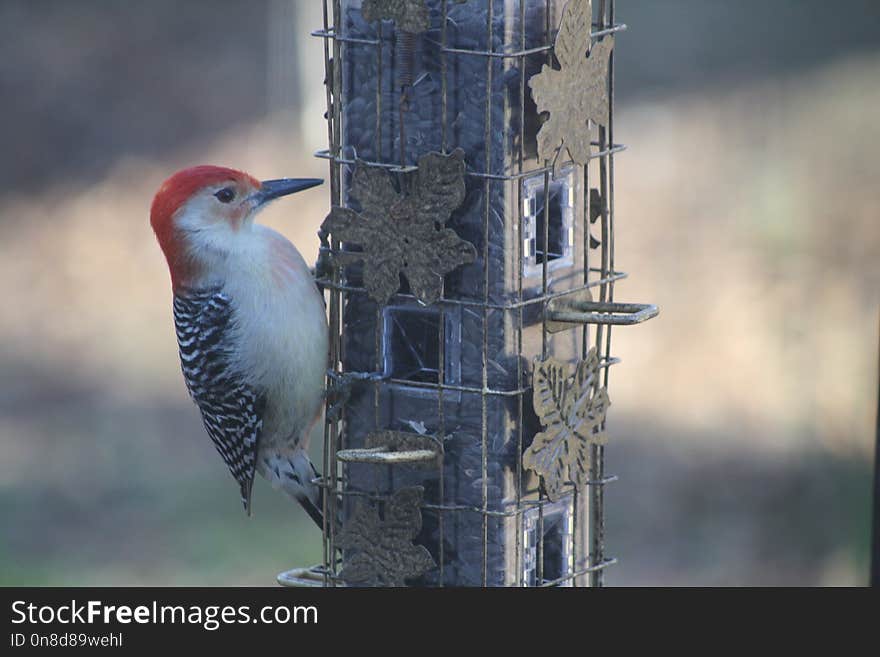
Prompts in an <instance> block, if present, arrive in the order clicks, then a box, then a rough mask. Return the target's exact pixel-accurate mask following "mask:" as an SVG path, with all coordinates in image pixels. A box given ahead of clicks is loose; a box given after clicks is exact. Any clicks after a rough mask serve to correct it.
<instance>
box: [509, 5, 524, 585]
mask: <svg viewBox="0 0 880 657" xmlns="http://www.w3.org/2000/svg"><path fill="white" fill-rule="evenodd" d="M519 49H520V50H521V51H522V50H525V49H526V0H519ZM518 63H519V144H518V148H517V153H516V172H517V173H519V174H521V173H522V172H523V142H524V141H525V138H526V57H525V55H521V56H520V57H519V60H518ZM511 184H513V185H516V192H515V193H514V194H513V198H514V199H515V202H516V211H515V212H514V215H513V218H512V220H513V221H514V224H513V231H514V240H513V241H514V242H515V243H516V250H515V253H516V260H514V266H515V267H516V299H517V302H519V303H520V304H522V300H523V265H524V262H523V231H522V226H523V218H524V213H523V196H522V180H516V181H515V182H513V183H511ZM522 334H523V311H522V305H520V307H519V308H518V309H517V320H516V343H515V344H516V353H517V355H518V356H519V357H518V358H517V359H516V386H517V388H522V385H523V366H522V360H523V359H522V353H523V339H522ZM516 413H517V421H516V453H517V455H518V457H517V459H516V484H515V485H516V510H517V514H516V519H515V523H514V530H515V531H516V546H515V553H514V555H515V556H514V563H515V564H516V569H517V577H518V579H517V582H518V584H519V586H525V584H526V582H525V572H524V571H525V567H524V563H523V562H524V556H523V549H524V547H523V540H522V535H523V520H524V519H523V508H522V489H523V467H522V458H521V457H520V456H519V455H521V454H522V453H523V393H522V392H520V393H519V394H518V395H517V396H516Z"/></svg>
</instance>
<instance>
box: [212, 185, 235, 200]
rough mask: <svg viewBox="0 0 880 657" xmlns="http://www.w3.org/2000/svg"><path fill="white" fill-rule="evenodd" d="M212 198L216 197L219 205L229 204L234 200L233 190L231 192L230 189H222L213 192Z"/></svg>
mask: <svg viewBox="0 0 880 657" xmlns="http://www.w3.org/2000/svg"><path fill="white" fill-rule="evenodd" d="M214 196H215V197H217V200H218V201H220V202H221V203H229V202H230V201H232V199H234V198H235V190H233V189H232V187H224V188H223V189H220V190H217V191H216V192H214Z"/></svg>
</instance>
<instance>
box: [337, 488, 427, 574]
mask: <svg viewBox="0 0 880 657" xmlns="http://www.w3.org/2000/svg"><path fill="white" fill-rule="evenodd" d="M423 492H424V489H423V488H422V487H421V486H410V487H407V488H401V489H400V490H399V491H397V492H396V493H394V495H393V496H392V498H391V499H390V500H389V501H388V502H386V503H385V513H384V517H380V516H379V509H378V505H376V504H367V503H364V502H363V501H361V500H358V502H357V505H356V507H355V511H354V514H353V515H352V517H351V519H350V520H349V521H348V522H347V523H346V525H345V527H344V528H343V530H342V532H340V534H339V536H338V538H337V539H336V544H337V545H338V546H339V547H341V548H342V549H344V550H347V551H349V553H348V554H346V558H345V560H344V561H343V564H342V570H341V571H340V573H339V575H340V577H342V579H343V580H345V581H346V582H347V583H349V584H360V585H367V586H404V585H405V583H406V580H407V579H410V578H413V577H419V576H420V575H422V574H424V573H425V572H427V571H428V570H430V569H431V568H434V567H435V566H436V564H435V563H434V559H433V558H431V554H430V552H428V550H427V549H426V548H425V547H424V546H422V545H414V544H413V542H412V541H413V539H414V538H415V537H416V536H417V535H418V533H419V532H420V531H421V529H422V511H421V509H420V508H419V507H420V505H421V503H422V494H423Z"/></svg>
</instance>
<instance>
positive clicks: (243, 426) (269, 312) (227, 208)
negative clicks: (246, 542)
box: [150, 165, 328, 526]
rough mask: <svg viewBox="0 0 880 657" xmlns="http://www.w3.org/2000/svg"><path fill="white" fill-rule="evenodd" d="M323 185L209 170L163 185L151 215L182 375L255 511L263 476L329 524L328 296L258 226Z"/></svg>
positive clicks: (278, 240)
mask: <svg viewBox="0 0 880 657" xmlns="http://www.w3.org/2000/svg"><path fill="white" fill-rule="evenodd" d="M322 182H323V181H322V180H320V179H315V178H282V179H275V180H264V181H262V182H261V181H259V180H258V179H256V178H254V177H253V176H251V175H250V174H247V173H245V172H243V171H239V170H237V169H232V168H228V167H221V166H214V165H199V166H194V167H189V168H186V169H183V170H181V171H178V172H177V173H175V174H173V175H172V176H171V177H170V178H168V179H167V180H165V181H164V182H163V183H162V185H161V186H160V187H159V190H158V191H157V192H156V194H155V196H154V198H153V202H152V205H151V208H150V224H151V225H152V228H153V231H154V233H155V235H156V239H157V241H158V243H159V247H160V248H161V250H162V252H163V253H164V255H165V259H166V261H167V263H168V270H169V272H170V274H171V290H172V295H173V313H174V327H175V332H176V334H177V342H178V347H179V354H180V364H181V369H182V371H183V378H184V381H185V383H186V387H187V389H188V391H189V394H190V396H191V397H192V399H193V401H195V403H196V405H197V406H198V408H199V411H200V412H201V416H202V420H203V423H204V426H205V429H206V431H207V433H208V435H209V436H210V438H211V440H212V441H213V443H214V445H215V447H216V448H217V451H218V452H219V453H220V456H221V457H222V458H223V461H224V462H225V463H226V466H227V467H228V468H229V471H230V472H231V473H232V476H233V477H234V478H235V480H236V482H237V483H238V486H239V490H240V493H241V501H242V504H243V505H244V509H245V512H246V513H247V514H248V515H250V514H251V497H252V492H253V484H254V477H255V474H256V473H259V474H260V475H262V476H263V477H264V478H266V479H267V480H268V481H269V482H270V483H271V484H272V486H273V487H274V488H279V489H281V490H282V491H284V492H285V493H287V494H288V495H289V496H290V497H292V498H293V499H295V500H296V501H297V502H299V504H301V505H302V507H303V508H304V509H305V511H306V513H308V515H309V516H310V517H311V518H312V520H314V521H315V522H316V523H317V524H318V525H319V526H321V525H322V523H323V516H322V506H323V495H322V490H323V489H322V488H321V486H320V484H319V482H318V472H317V469H316V468H315V466H314V465H313V464H312V462H311V460H310V459H309V456H308V444H309V434H310V433H311V430H312V428H313V426H314V425H315V423H316V422H317V421H318V419H319V416H320V415H321V408H322V405H323V399H324V381H325V378H324V377H325V373H326V370H327V359H328V326H327V316H326V312H325V306H324V299H323V296H322V294H321V293H320V292H319V290H318V287H317V285H316V283H315V280H314V277H313V276H312V273H311V271H310V270H309V267H308V265H307V264H306V262H305V260H304V259H303V256H302V255H301V254H300V252H299V251H298V250H297V249H296V247H295V246H294V245H293V244H291V243H290V242H289V241H288V240H287V239H286V238H285V237H284V236H282V235H281V234H280V233H278V232H276V231H274V230H272V229H271V228H269V227H267V226H264V225H262V224H258V223H255V221H254V219H255V217H256V216H257V214H258V213H259V212H260V210H261V209H263V208H264V207H266V205H267V204H268V203H270V202H271V201H273V200H275V199H278V198H280V197H282V196H287V195H289V194H294V193H296V192H300V191H303V190H306V189H310V188H312V187H315V186H317V185H320V184H321V183H322Z"/></svg>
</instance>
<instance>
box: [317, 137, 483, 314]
mask: <svg viewBox="0 0 880 657" xmlns="http://www.w3.org/2000/svg"><path fill="white" fill-rule="evenodd" d="M464 170H465V169H464V151H462V150H461V149H460V148H459V149H456V150H455V151H453V152H452V153H450V154H449V155H442V154H440V153H428V154H426V155H423V156H422V157H420V158H419V165H418V168H417V169H416V170H415V171H414V172H409V173H406V174H401V176H402V177H404V179H402V180H401V191H400V192H398V191H397V189H395V186H394V183H393V180H392V177H391V174H390V173H389V172H388V171H387V170H386V169H384V168H382V167H378V166H371V165H368V164H365V163H364V162H362V161H360V160H359V161H358V162H357V163H356V164H355V170H354V175H353V177H352V185H351V196H352V197H353V198H354V199H355V200H357V201H358V202H359V203H360V206H361V211H360V213H358V212H355V211H354V210H352V209H350V208H341V207H334V208H333V209H332V210H331V211H330V214H329V215H328V216H327V218H326V219H325V220H324V224H323V225H322V230H326V231H330V232H332V233H333V236H334V237H335V238H336V239H338V240H341V241H343V242H350V243H353V244H358V245H360V246H361V247H362V248H363V251H362V252H346V253H344V254H343V255H344V256H346V257H348V258H353V259H362V260H363V261H364V287H365V288H366V290H367V292H368V293H369V295H370V296H371V297H372V298H373V299H375V300H376V301H378V302H379V303H380V304H383V305H384V304H386V303H388V301H389V300H390V299H391V297H392V296H393V295H394V294H395V293H396V292H397V291H398V289H399V288H400V274H403V275H404V276H405V277H406V280H407V281H408V282H409V286H410V289H411V290H412V293H413V294H414V295H415V296H416V297H417V298H418V300H419V301H421V302H422V303H423V304H431V303H433V302H435V301H436V300H437V299H439V298H440V291H441V288H442V283H443V276H444V275H445V274H447V273H449V272H451V271H452V270H453V269H455V268H456V267H459V266H460V265H464V264H468V263H471V262H473V261H474V259H475V258H476V255H477V251H476V249H475V248H474V246H473V244H471V243H470V242H466V241H464V240H463V239H461V238H460V237H459V236H458V235H457V234H456V233H455V231H454V230H452V229H451V228H446V222H447V221H448V220H449V217H450V216H451V215H452V212H453V211H454V210H455V209H456V208H458V206H459V205H461V204H462V202H463V201H464V196H465V184H464Z"/></svg>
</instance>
